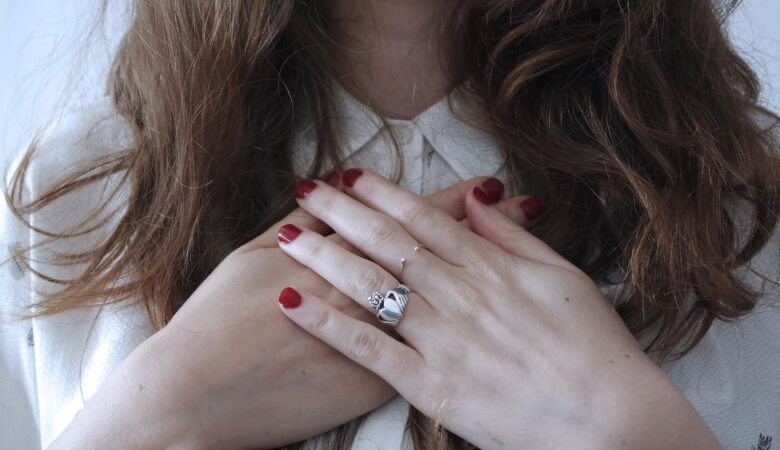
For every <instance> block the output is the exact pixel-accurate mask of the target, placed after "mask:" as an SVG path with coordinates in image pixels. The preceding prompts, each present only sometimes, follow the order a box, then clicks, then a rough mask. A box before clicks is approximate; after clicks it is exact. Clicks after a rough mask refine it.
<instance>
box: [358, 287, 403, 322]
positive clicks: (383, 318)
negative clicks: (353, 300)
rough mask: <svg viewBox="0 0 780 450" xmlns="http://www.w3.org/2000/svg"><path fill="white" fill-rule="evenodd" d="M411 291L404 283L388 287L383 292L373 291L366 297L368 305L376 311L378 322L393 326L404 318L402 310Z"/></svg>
mask: <svg viewBox="0 0 780 450" xmlns="http://www.w3.org/2000/svg"><path fill="white" fill-rule="evenodd" d="M411 293H412V290H411V289H410V288H409V287H408V286H406V285H404V284H399V285H398V287H397V288H395V289H390V290H388V291H387V292H385V293H384V294H382V293H380V292H379V291H375V292H374V293H373V294H371V296H370V297H369V298H368V307H369V308H371V309H373V310H374V311H376V317H377V319H379V321H380V322H382V323H384V324H386V325H390V326H393V327H394V326H396V325H398V324H399V323H400V322H401V319H403V318H404V310H405V309H406V305H407V303H409V294H411Z"/></svg>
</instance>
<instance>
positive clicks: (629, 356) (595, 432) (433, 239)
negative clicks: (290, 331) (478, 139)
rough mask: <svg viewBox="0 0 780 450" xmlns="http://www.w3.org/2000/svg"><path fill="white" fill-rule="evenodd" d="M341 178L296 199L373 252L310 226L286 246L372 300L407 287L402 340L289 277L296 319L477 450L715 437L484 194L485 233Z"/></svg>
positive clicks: (583, 281) (478, 209)
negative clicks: (339, 186)
mask: <svg viewBox="0 0 780 450" xmlns="http://www.w3.org/2000/svg"><path fill="white" fill-rule="evenodd" d="M347 177H349V178H350V179H352V184H351V186H349V187H348V188H347V189H346V192H347V193H348V194H349V195H346V194H344V193H342V192H340V191H338V190H336V189H332V188H330V187H329V186H327V185H323V184H322V183H318V185H317V187H316V189H313V190H310V192H308V195H306V196H305V198H303V199H301V200H299V203H300V205H301V207H302V208H303V209H305V210H306V211H307V212H309V213H310V214H312V215H313V216H315V217H317V218H319V219H321V220H322V221H324V222H325V223H327V224H328V225H329V226H330V227H331V228H332V229H333V230H334V231H335V232H336V233H338V234H339V235H340V236H342V237H343V238H344V239H346V240H347V241H349V242H350V243H351V244H352V245H354V246H355V247H357V248H358V249H359V250H361V251H362V252H363V253H364V254H365V255H367V257H368V258H369V259H364V258H362V257H360V256H357V255H355V254H354V253H350V252H347V251H344V249H342V248H341V247H339V246H336V245H333V243H332V242H330V241H328V240H327V239H325V238H323V237H322V236H321V235H319V234H318V233H316V232H313V231H309V230H303V231H302V232H300V233H299V234H298V235H297V237H296V238H295V239H293V240H290V239H287V240H286V242H282V243H280V247H281V248H282V249H283V250H284V251H285V252H287V253H288V254H290V255H291V256H292V257H293V258H295V259H297V260H298V261H299V262H301V263H302V264H304V265H306V266H308V267H310V268H312V269H313V270H314V271H315V272H317V273H318V274H319V275H321V276H322V277H323V278H325V279H326V280H327V281H328V282H329V283H330V284H332V285H333V286H335V287H337V288H338V289H340V290H341V291H342V292H344V293H345V294H347V295H348V296H349V297H351V298H352V299H354V300H355V301H356V302H357V303H358V304H359V305H361V306H362V307H364V308H367V307H368V305H367V303H368V300H367V298H368V297H369V296H370V295H371V294H372V292H374V291H379V292H385V291H386V290H388V289H391V288H395V287H397V286H398V284H399V280H400V282H402V283H404V284H405V285H407V286H409V287H411V288H412V289H413V290H414V291H413V292H412V293H411V294H410V295H409V303H408V306H407V308H406V312H405V317H404V318H403V320H402V321H401V322H400V323H399V324H398V326H397V328H396V329H397V331H398V333H399V334H400V335H401V336H402V337H403V339H404V340H405V342H404V343H401V342H398V341H397V340H395V339H393V338H391V337H390V336H388V335H387V334H385V333H384V332H382V331H381V330H380V329H379V328H377V327H376V326H375V325H372V324H369V323H366V322H363V321H357V320H354V319H353V318H350V317H349V316H347V315H345V314H343V313H342V312H340V311H339V310H337V309H336V308H333V307H331V306H330V305H328V304H327V303H326V302H323V301H322V300H321V299H320V297H319V292H317V291H311V290H308V289H306V288H303V287H300V286H298V285H296V284H294V283H293V284H292V285H291V286H293V287H294V288H295V289H285V290H284V291H282V294H281V295H280V303H281V304H282V306H283V308H282V309H283V311H284V313H285V314H286V315H287V316H288V317H289V318H290V319H292V321H294V322H295V323H297V324H298V325H299V326H301V327H302V328H303V329H305V330H306V331H308V332H310V333H311V334H312V335H314V336H316V337H317V338H319V339H321V340H322V341H324V342H326V343H327V344H329V345H331V346H333V347H334V348H335V349H337V350H338V351H340V352H342V353H343V354H345V355H346V356H348V357H349V358H350V359H352V360H354V361H355V362H357V363H359V364H361V365H363V366H364V367H366V368H367V369H369V370H371V371H373V372H374V373H376V374H377V375H379V376H381V377H382V378H383V379H385V380H386V381H387V382H388V383H389V384H390V385H392V386H393V387H394V388H395V389H396V390H397V391H398V392H399V393H400V394H401V395H402V396H403V397H405V398H406V399H407V400H408V401H409V402H410V403H411V404H413V405H414V406H415V407H417V408H418V409H419V410H421V411H422V412H423V413H424V414H425V415H427V416H428V417H430V418H432V419H435V420H436V421H437V422H438V423H440V424H442V425H443V426H445V427H446V428H448V429H450V430H452V431H453V432H455V433H457V434H458V435H460V436H461V437H463V438H464V439H466V440H468V441H470V442H471V443H473V444H475V445H477V446H478V447H480V448H484V449H490V448H496V449H498V448H518V447H523V448H599V449H607V448H685V449H690V448H717V447H718V444H717V441H716V439H715V438H714V436H713V435H712V433H711V432H710V431H709V429H708V428H707V426H706V424H705V423H704V421H703V420H702V418H701V417H700V416H699V415H698V414H697V413H696V411H695V410H694V409H693V407H692V406H691V405H690V404H689V403H688V402H687V400H686V399H685V398H684V397H683V396H682V394H680V393H679V391H677V389H676V388H675V387H674V385H673V384H672V383H671V381H670V380H669V379H668V378H667V377H666V375H665V373H664V372H663V371H662V370H661V369H660V368H658V367H657V366H656V365H655V364H654V363H653V362H652V361H651V360H650V359H649V358H648V357H647V356H646V355H645V354H644V353H643V352H642V350H641V348H640V347H639V345H638V343H637V341H636V340H635V338H634V337H633V336H632V335H631V334H630V332H629V331H628V329H627V328H626V326H625V325H624V324H623V322H622V320H621V319H620V317H619V316H618V314H617V313H616V312H615V311H614V309H613V308H612V306H611V305H610V304H609V302H608V301H607V300H606V299H605V298H604V297H603V296H602V294H601V292H600V291H599V289H598V287H597V286H596V285H595V284H594V283H593V281H592V280H591V279H589V278H588V277H587V276H586V275H585V274H584V273H583V272H582V271H580V270H579V269H578V268H577V267H575V266H574V265H572V264H571V263H569V262H568V261H566V260H565V259H564V258H562V257H561V256H560V255H558V254H557V253H555V252H554V251H553V250H552V249H551V248H550V247H548V246H547V245H546V244H545V243H544V242H542V241H541V240H539V239H537V238H536V237H534V236H533V235H532V234H530V233H529V232H527V231H526V230H524V229H523V228H522V227H519V226H517V225H516V224H514V223H513V222H512V221H511V220H510V219H508V218H507V217H506V216H505V215H504V214H503V213H501V212H500V211H499V210H498V209H496V208H494V207H492V206H489V205H488V204H487V203H491V202H492V201H493V199H491V198H489V196H487V195H485V192H484V191H483V190H480V189H478V188H475V189H474V190H473V191H472V193H470V194H469V195H468V196H467V198H466V211H467V214H468V218H469V221H470V223H471V225H472V227H473V229H474V231H475V232H476V234H475V233H474V232H472V231H469V230H467V229H465V228H464V227H461V226H459V225H458V223H457V221H455V220H454V219H452V218H451V217H450V216H448V215H447V214H446V213H444V212H443V211H441V210H440V209H438V208H436V207H434V206H432V205H431V204H430V203H428V202H425V201H423V200H422V199H421V198H420V197H418V196H416V195H414V194H411V193H408V192H405V191H403V190H401V189H398V188H397V187H395V186H394V185H393V184H391V183H389V182H388V181H386V180H384V179H383V178H381V177H379V176H376V175H374V174H371V173H368V172H366V173H365V174H361V172H360V171H352V172H351V173H350V172H349V171H348V173H345V179H346V178H347ZM419 245H422V246H424V249H425V250H424V251H415V250H414V249H415V247H417V246H419ZM402 258H406V263H405V264H404V265H403V267H402V265H401V264H400V261H401V259H402ZM375 323H376V322H375Z"/></svg>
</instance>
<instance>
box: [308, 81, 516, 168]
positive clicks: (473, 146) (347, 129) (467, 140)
mask: <svg viewBox="0 0 780 450" xmlns="http://www.w3.org/2000/svg"><path fill="white" fill-rule="evenodd" d="M470 92H471V91H470V90H469V89H468V88H465V89H461V90H460V91H459V93H463V94H464V95H463V96H461V95H457V94H456V93H455V91H453V93H452V94H450V95H449V96H447V97H444V98H442V99H441V100H439V101H438V102H436V103H435V104H434V105H432V106H430V107H429V108H428V109H426V110H425V111H423V112H422V113H420V115H418V116H417V117H415V118H414V119H411V120H399V119H386V121H387V123H389V124H390V125H403V124H414V125H415V126H416V127H417V128H418V129H419V130H420V132H421V133H422V135H423V136H424V137H425V139H426V140H427V141H428V143H429V144H430V145H431V147H432V148H433V149H434V150H435V151H436V152H437V153H438V154H439V156H441V157H442V159H444V160H445V161H446V162H447V164H449V165H450V166H451V167H452V168H453V170H454V171H455V172H456V173H457V174H458V176H459V177H460V178H461V179H464V180H465V179H469V178H473V177H477V176H496V175H497V174H498V173H499V171H500V170H501V169H502V167H503V154H502V152H501V148H500V146H499V144H498V141H497V140H496V139H495V138H494V137H493V135H491V134H490V133H489V132H488V131H486V130H484V129H482V128H479V127H478V126H477V125H475V124H474V123H473V122H472V121H469V120H468V116H469V115H472V114H474V115H476V114H480V113H482V111H484V109H483V108H482V106H481V102H480V101H479V99H478V98H477V96H476V95H474V94H471V93H470ZM334 100H335V102H336V115H337V119H338V123H340V124H341V127H342V129H341V133H340V136H341V139H342V144H343V147H342V153H341V157H342V160H346V159H347V158H349V157H350V156H352V155H353V154H354V153H356V152H358V151H359V150H361V149H362V148H363V147H364V146H365V145H366V144H367V143H368V142H369V141H370V140H371V139H372V138H374V136H376V135H377V133H379V132H380V131H381V130H382V129H383V128H384V126H385V124H384V123H383V122H382V119H381V118H380V117H379V116H378V115H377V114H376V113H375V112H374V111H372V110H371V108H369V107H368V106H367V105H365V104H363V103H361V102H360V101H359V100H357V99H356V98H355V97H353V96H352V95H351V94H350V93H349V92H347V91H346V89H344V88H343V87H341V85H339V84H338V83H335V88H334ZM309 123H310V122H309ZM299 129H301V128H299ZM297 138H298V139H301V138H302V139H301V140H298V142H297V144H296V146H297V147H299V148H298V150H303V148H300V147H305V149H306V150H309V151H303V152H301V153H302V154H301V155H300V157H302V158H300V159H299V158H296V159H298V163H299V164H305V166H304V167H310V166H309V164H310V163H311V161H312V160H313V157H314V149H315V148H316V137H315V136H314V130H313V128H312V127H311V126H308V127H306V128H305V129H302V131H301V132H300V133H299V134H298V136H297Z"/></svg>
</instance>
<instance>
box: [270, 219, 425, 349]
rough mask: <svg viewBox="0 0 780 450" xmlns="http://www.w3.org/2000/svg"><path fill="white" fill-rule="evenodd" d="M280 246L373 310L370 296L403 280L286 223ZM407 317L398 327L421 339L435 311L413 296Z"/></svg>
mask: <svg viewBox="0 0 780 450" xmlns="http://www.w3.org/2000/svg"><path fill="white" fill-rule="evenodd" d="M279 247H280V248H281V249H282V251H284V252H285V253H287V254H288V255H290V256H292V257H293V258H294V259H295V260H297V261H298V262H299V263H301V264H303V265H304V266H306V267H308V268H310V269H311V270H313V271H314V272H315V273H316V274H317V275H319V276H321V277H322V278H323V279H324V280H325V281H327V282H328V283H330V284H331V285H332V286H333V287H335V288H336V289H338V290H339V291H341V292H342V293H343V294H344V295H346V296H347V297H350V298H351V299H352V300H354V301H355V302H357V303H358V304H360V306H362V307H363V308H365V309H367V310H369V311H372V312H373V310H372V309H371V308H370V307H369V306H368V298H369V297H370V296H371V294H372V293H373V292H376V291H378V292H381V293H384V292H386V291H387V290H389V289H394V288H396V287H398V285H399V282H398V280H397V279H396V278H394V277H393V276H392V275H391V274H390V273H388V272H387V271H386V270H385V269H383V268H382V267H380V266H379V265H377V264H376V263H374V262H372V261H369V260H367V259H364V258H361V257H360V256H357V255H355V254H354V253H351V252H349V251H347V250H345V249H344V248H342V247H340V246H338V245H336V244H334V243H333V242H332V241H330V240H329V239H326V238H325V237H323V236H321V235H319V234H317V233H313V232H311V231H309V230H305V229H300V228H296V227H295V226H294V225H285V226H283V227H282V228H281V231H280V234H279ZM409 297H410V298H409V303H408V304H407V309H406V312H405V313H404V317H405V318H404V320H402V321H401V322H400V323H399V324H398V325H397V326H396V329H397V330H398V333H399V334H400V335H401V336H403V337H404V338H406V339H408V340H410V341H413V342H415V341H416V342H419V340H418V338H419V337H420V334H421V332H422V331H424V330H425V329H427V327H426V326H425V325H424V324H426V323H430V320H431V319H432V318H433V315H434V311H433V309H432V308H431V306H430V305H429V304H428V303H427V302H426V301H425V300H424V299H423V298H422V297H420V296H418V295H416V294H415V293H412V294H411V295H410V296H409Z"/></svg>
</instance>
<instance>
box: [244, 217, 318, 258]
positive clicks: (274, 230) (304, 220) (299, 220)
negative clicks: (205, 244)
mask: <svg viewBox="0 0 780 450" xmlns="http://www.w3.org/2000/svg"><path fill="white" fill-rule="evenodd" d="M288 223H291V224H294V225H295V226H297V227H299V228H308V229H310V230H312V231H316V232H317V233H322V234H324V233H327V232H328V230H329V227H328V224H326V223H325V222H323V221H321V220H319V219H317V218H316V217H314V216H312V215H311V214H309V213H308V212H306V211H305V210H304V209H303V208H295V209H294V210H293V211H292V212H291V213H290V214H288V215H287V216H285V217H284V219H282V220H280V221H279V222H276V223H275V224H273V225H271V226H270V227H268V229H267V230H266V231H265V232H264V233H263V234H261V235H260V236H257V237H256V238H254V239H252V240H251V241H249V242H247V243H246V244H244V245H242V246H241V248H240V249H239V250H238V251H239V252H245V251H251V250H255V249H258V248H270V247H273V246H275V245H276V242H277V240H276V236H277V234H278V232H279V228H281V227H282V225H284V224H288Z"/></svg>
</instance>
